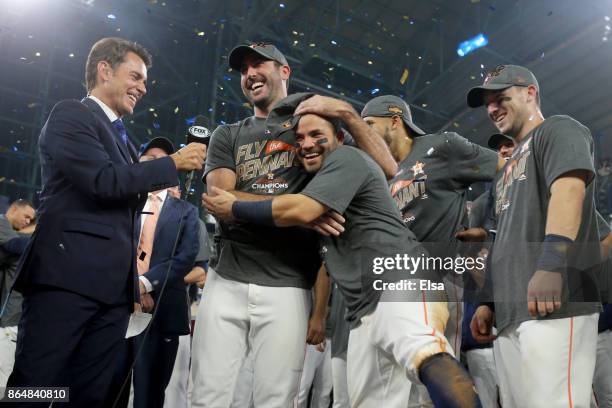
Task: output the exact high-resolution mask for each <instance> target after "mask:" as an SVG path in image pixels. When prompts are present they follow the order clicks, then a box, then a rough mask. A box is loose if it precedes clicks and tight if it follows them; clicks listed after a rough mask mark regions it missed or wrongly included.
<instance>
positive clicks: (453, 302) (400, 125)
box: [361, 95, 503, 403]
mask: <svg viewBox="0 0 612 408" xmlns="http://www.w3.org/2000/svg"><path fill="white" fill-rule="evenodd" d="M361 117H362V118H364V120H365V122H366V123H368V125H370V126H371V127H372V128H373V129H374V130H375V131H376V133H378V134H379V135H380V136H381V137H382V138H383V139H384V141H385V142H386V143H387V145H388V146H389V148H390V150H391V154H392V155H393V157H394V158H395V160H396V161H397V162H398V167H399V171H398V172H397V174H396V175H395V176H394V177H393V179H392V180H391V181H390V182H389V185H390V189H391V195H392V196H393V198H394V200H395V203H396V204H397V206H398V208H399V210H400V212H401V213H402V217H403V221H404V223H405V224H406V225H407V226H408V227H409V228H410V229H411V230H412V231H413V232H414V234H415V235H416V237H417V240H418V241H419V242H425V243H428V244H431V245H430V247H428V249H430V252H431V254H432V255H437V256H441V257H445V256H453V257H454V256H456V255H457V249H458V248H457V239H456V238H455V234H456V233H457V231H459V230H460V229H461V228H462V227H461V225H462V221H463V219H464V217H465V208H466V201H467V192H468V188H469V186H470V185H471V184H473V183H475V182H478V181H490V180H492V179H493V177H494V175H495V172H496V170H497V169H500V168H501V167H502V166H503V161H501V160H498V158H497V155H496V154H495V152H493V151H491V150H489V149H486V148H483V147H481V146H479V145H476V144H473V143H471V142H469V141H468V140H467V139H465V138H463V137H461V136H459V135H458V134H456V133H452V132H439V133H435V134H425V132H424V131H423V130H422V129H420V128H419V127H418V126H417V125H416V124H415V123H414V122H413V121H412V115H411V113H410V107H409V106H408V104H407V103H406V102H404V101H403V100H402V99H401V98H398V97H397V96H393V95H382V96H378V97H376V98H374V99H372V100H371V101H369V102H368V103H367V104H366V105H365V107H364V108H363V111H362V112H361ZM445 282H446V285H445V288H446V292H447V296H448V301H449V304H448V306H449V321H448V324H447V326H446V331H445V334H446V338H447V339H448V340H449V342H450V344H451V346H452V347H453V350H454V351H455V352H458V351H459V350H460V348H461V320H462V316H463V312H462V300H463V299H462V298H463V296H462V294H463V284H462V279H461V276H460V275H457V274H456V273H454V272H451V273H446V274H445ZM416 392H417V391H416V389H415V391H414V393H415V394H416ZM418 394H420V395H419V399H420V401H421V403H424V401H426V399H427V397H426V395H424V394H426V393H425V392H424V390H422V389H421V390H419V392H418ZM416 398H417V397H416V395H414V396H413V397H412V399H413V400H415V399H416ZM415 402H416V401H415Z"/></svg>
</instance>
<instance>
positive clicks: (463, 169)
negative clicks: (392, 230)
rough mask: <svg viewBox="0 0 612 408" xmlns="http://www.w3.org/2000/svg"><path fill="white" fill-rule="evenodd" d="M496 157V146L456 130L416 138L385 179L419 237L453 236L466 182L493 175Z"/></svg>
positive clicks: (462, 211) (426, 239)
mask: <svg viewBox="0 0 612 408" xmlns="http://www.w3.org/2000/svg"><path fill="white" fill-rule="evenodd" d="M497 160H498V159H497V153H495V152H494V151H492V150H490V149H486V148H484V147H482V146H479V145H477V144H474V143H471V142H470V141H468V140H467V139H465V138H464V137H462V136H459V135H458V134H456V133H452V132H444V133H437V134H431V135H425V136H419V137H415V138H414V140H413V144H412V150H411V151H410V153H409V154H408V156H406V158H405V159H404V160H402V162H401V163H400V164H399V171H398V173H397V174H396V175H395V177H394V178H393V179H392V180H391V181H390V183H389V184H390V188H391V195H392V196H393V198H394V199H395V202H396V204H397V206H398V208H399V209H400V211H401V212H402V217H403V219H404V222H405V223H406V225H407V226H408V227H409V228H410V229H411V230H412V231H413V232H414V234H415V235H416V237H417V239H418V240H419V241H420V242H431V243H444V244H446V243H450V242H455V241H456V239H455V233H456V232H457V231H459V230H460V229H461V222H462V220H463V219H464V216H465V208H466V201H467V191H468V188H469V186H470V185H471V184H473V183H475V182H478V181H490V180H492V179H493V177H494V176H495V170H496V167H497ZM428 248H429V246H428ZM432 248H433V247H432Z"/></svg>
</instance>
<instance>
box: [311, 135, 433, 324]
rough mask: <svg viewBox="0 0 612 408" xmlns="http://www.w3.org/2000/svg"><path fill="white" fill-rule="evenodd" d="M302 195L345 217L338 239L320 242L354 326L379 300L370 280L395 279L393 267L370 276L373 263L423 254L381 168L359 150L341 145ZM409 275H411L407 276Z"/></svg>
mask: <svg viewBox="0 0 612 408" xmlns="http://www.w3.org/2000/svg"><path fill="white" fill-rule="evenodd" d="M302 194H304V195H306V196H308V197H310V198H312V199H314V200H316V201H318V202H320V203H322V204H324V205H325V206H327V207H329V208H331V209H332V210H334V211H336V212H338V213H340V214H343V215H344V217H345V219H346V223H345V224H344V228H345V231H344V232H343V233H342V234H340V236H338V237H322V238H321V243H322V249H321V252H322V255H323V259H324V262H325V264H326V266H327V270H328V272H329V274H330V276H331V277H332V279H333V280H334V281H335V282H336V283H337V284H338V287H339V289H340V291H341V292H342V295H343V297H344V300H345V301H346V304H347V308H348V312H347V316H346V318H347V320H348V321H349V323H350V325H351V327H355V326H356V325H358V323H359V319H360V318H361V317H363V316H365V315H367V314H368V313H370V312H372V311H373V310H374V309H375V308H376V305H377V303H378V301H379V299H380V294H381V292H380V291H378V290H375V287H374V285H373V283H374V280H376V279H377V277H378V276H380V277H381V278H382V279H387V280H395V279H396V278H397V277H398V274H396V273H395V272H396V271H397V270H395V269H394V270H389V271H388V272H381V274H380V275H376V274H374V273H373V259H374V258H389V257H394V256H395V255H396V254H407V255H408V256H411V257H414V258H417V257H419V256H421V254H423V252H424V251H423V250H422V248H421V247H420V244H419V243H418V242H417V241H416V239H415V236H414V234H413V233H412V232H411V231H410V230H409V229H408V228H406V226H405V225H404V223H403V222H402V219H401V215H400V213H399V210H398V208H397V206H396V205H395V203H394V202H393V199H392V197H391V195H390V194H389V189H388V187H387V182H386V179H385V176H384V174H383V172H382V170H381V168H380V167H379V166H378V165H377V164H376V163H374V161H373V160H372V159H371V158H370V157H369V156H368V155H367V154H366V153H364V152H362V151H361V150H359V149H356V148H354V147H350V146H340V147H338V148H337V149H336V150H334V151H333V152H331V153H330V154H329V156H327V157H326V158H325V161H324V162H323V166H322V167H321V169H320V170H319V171H318V172H317V173H316V175H315V176H314V178H313V179H312V180H311V181H310V183H308V185H307V186H306V187H305V188H304V190H303V191H302ZM383 275H384V276H383ZM411 277H415V275H410V274H409V273H406V274H405V278H411Z"/></svg>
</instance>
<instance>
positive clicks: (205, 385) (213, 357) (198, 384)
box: [191, 269, 249, 408]
mask: <svg viewBox="0 0 612 408" xmlns="http://www.w3.org/2000/svg"><path fill="white" fill-rule="evenodd" d="M248 293H249V285H247V284H245V283H240V282H235V281H231V280H227V279H223V278H222V277H221V276H219V275H218V274H217V273H216V272H215V271H214V270H212V269H209V271H208V275H207V279H206V286H205V287H204V292H203V294H202V301H201V302H200V306H199V308H198V316H197V320H196V324H195V330H194V336H193V344H192V348H191V349H192V358H191V370H192V371H191V375H192V379H193V392H192V407H193V408H199V407H228V406H230V403H231V401H232V397H233V395H234V388H235V386H236V378H237V377H238V371H239V370H240V367H241V366H242V362H243V361H244V358H245V355H246V349H247V344H246V343H247V333H248V329H249V328H248V321H247V308H248V307H249V306H248V300H249V299H248Z"/></svg>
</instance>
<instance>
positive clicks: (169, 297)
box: [138, 195, 200, 335]
mask: <svg viewBox="0 0 612 408" xmlns="http://www.w3.org/2000/svg"><path fill="white" fill-rule="evenodd" d="M181 218H182V220H183V222H182V225H181V232H180V234H178V233H179V224H180V222H181ZM138 227H140V224H139V225H138ZM199 230H200V224H199V222H198V210H197V208H196V207H194V206H193V205H191V204H189V203H188V202H186V201H182V200H177V199H176V198H174V197H171V196H170V195H168V196H167V198H166V201H164V206H163V207H162V210H161V213H160V214H159V219H158V220H157V225H156V227H155V237H154V239H153V253H152V254H151V262H150V265H149V271H148V272H146V273H145V274H144V277H145V278H147V279H148V280H149V282H151V285H152V286H153V292H151V296H152V297H153V300H154V301H155V307H156V308H158V309H159V310H158V311H157V315H156V316H155V320H153V323H152V324H153V328H155V329H157V330H159V331H161V332H164V333H169V334H179V335H182V334H189V332H190V322H189V300H188V298H187V287H186V285H185V281H184V280H183V278H184V277H185V275H187V274H188V273H189V271H191V268H193V265H194V263H195V258H196V255H197V253H198V249H199V247H200V240H199ZM177 234H178V235H179V241H178V243H177V246H176V251H175V253H174V256H172V250H173V248H174V241H175V239H176V237H177ZM138 235H140V228H138ZM170 261H172V265H171V267H170V270H169V271H168V266H169V265H170ZM166 274H167V275H168V283H167V284H166V288H165V289H164V294H163V296H162V297H161V301H160V298H159V294H160V291H161V289H162V286H163V284H164V280H165V278H166Z"/></svg>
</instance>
